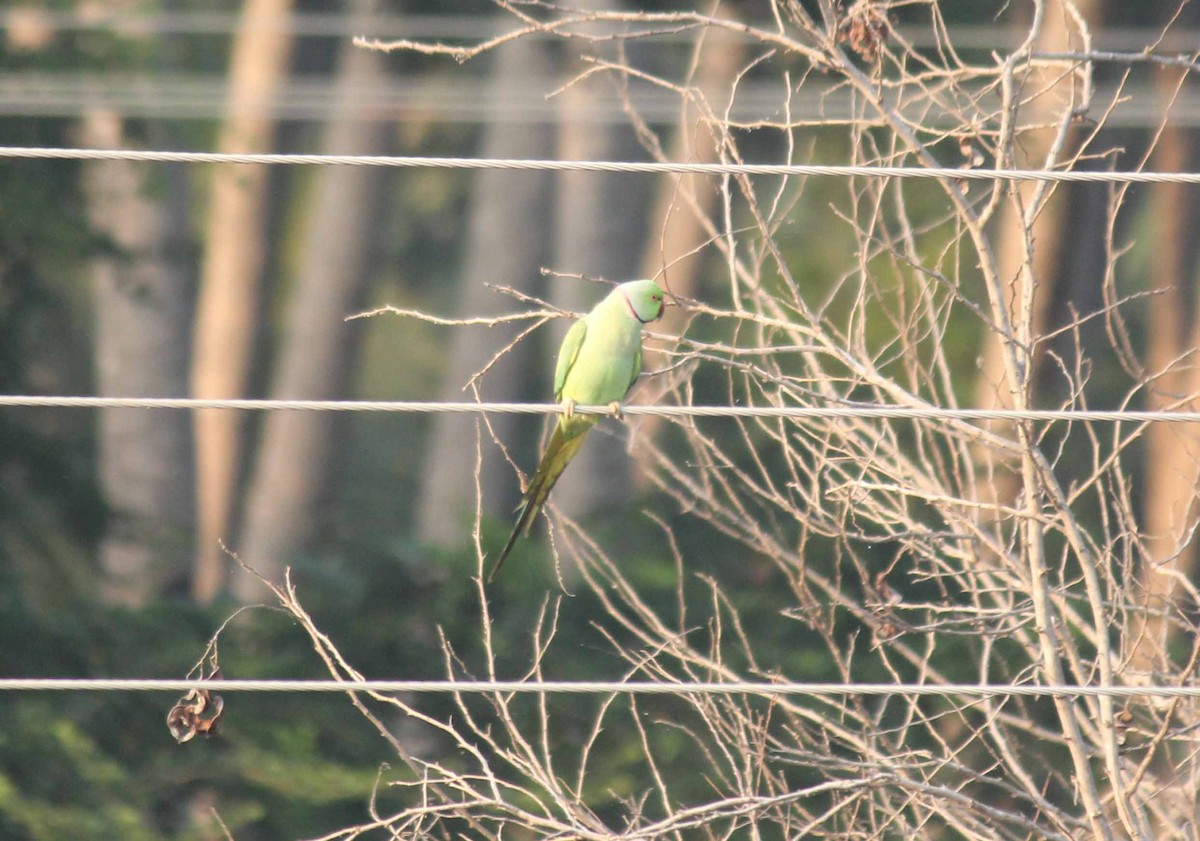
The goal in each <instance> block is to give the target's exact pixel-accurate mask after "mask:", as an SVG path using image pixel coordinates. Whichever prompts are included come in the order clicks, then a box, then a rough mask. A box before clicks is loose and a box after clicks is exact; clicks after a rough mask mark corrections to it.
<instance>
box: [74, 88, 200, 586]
mask: <svg viewBox="0 0 1200 841" xmlns="http://www.w3.org/2000/svg"><path fill="white" fill-rule="evenodd" d="M83 135H84V144H85V145H87V146H91V147H95V148H105V149H117V148H122V147H124V146H125V145H127V144H126V143H125V140H124V137H123V127H122V123H121V120H120V118H119V117H117V116H116V115H113V114H110V113H106V112H97V111H91V112H89V113H88V114H86V115H85V117H84V124H83ZM154 175H159V176H161V177H164V178H165V179H166V181H167V186H168V189H166V190H165V191H163V193H164V198H162V199H159V198H152V197H151V195H152V194H151V191H150V190H149V189H148V187H149V182H150V180H151V178H152V177H153V176H154ZM84 187H85V192H86V195H87V201H88V215H89V217H90V218H91V222H92V225H93V226H94V227H95V229H96V230H97V231H98V232H99V233H102V234H104V235H105V236H107V237H108V238H109V239H110V240H111V243H112V245H113V247H114V249H115V250H114V251H109V252H101V254H100V256H98V257H97V258H96V259H95V262H94V264H93V267H92V302H93V309H94V314H95V348H96V351H95V361H96V390H97V394H99V395H101V396H109V397H184V396H186V394H187V375H188V343H187V341H186V338H185V337H186V336H187V335H188V331H189V329H190V325H191V314H192V313H191V309H192V308H191V282H190V281H191V278H190V275H189V272H188V269H187V266H186V264H185V262H184V259H183V255H185V254H186V253H187V251H186V248H185V247H184V245H183V243H185V242H186V240H187V238H188V221H189V220H188V197H187V191H186V187H187V180H186V176H185V175H184V173H183V172H182V169H181V167H180V166H179V165H175V164H167V165H164V166H163V167H161V168H158V169H155V168H152V167H150V166H149V165H146V164H138V163H131V162H129V161H93V162H89V163H88V164H86V166H85V169H84ZM191 455H192V454H191V419H190V417H189V416H188V415H187V414H186V413H185V412H179V411H173V410H171V409H102V410H100V414H99V423H98V426H97V460H98V468H99V469H98V473H99V476H100V484H101V487H102V489H103V492H104V497H105V500H106V501H107V504H108V506H109V527H108V531H107V533H106V534H105V537H104V540H103V541H102V543H101V544H100V567H101V570H102V571H103V575H104V578H103V583H102V591H101V592H102V595H103V597H104V598H105V599H106V600H108V601H110V602H114V603H118V604H125V605H130V606H137V605H143V604H145V603H147V602H148V601H150V600H152V599H153V598H155V597H157V596H159V595H161V594H162V593H163V592H164V590H166V589H168V588H170V587H172V586H179V585H182V584H183V582H185V581H186V580H187V575H188V563H189V553H190V550H191V546H192V544H191V538H192V526H193V520H192V514H193V506H194V499H193V493H192V491H193V476H192V470H191Z"/></svg>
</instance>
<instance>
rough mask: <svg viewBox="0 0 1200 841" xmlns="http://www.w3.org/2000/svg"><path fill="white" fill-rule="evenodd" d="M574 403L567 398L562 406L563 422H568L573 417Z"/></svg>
mask: <svg viewBox="0 0 1200 841" xmlns="http://www.w3.org/2000/svg"><path fill="white" fill-rule="evenodd" d="M575 405H576V404H575V401H574V400H572V399H571V398H570V397H568V398H567V399H566V400H564V401H563V404H562V416H563V419H564V420H570V419H571V418H573V417H575Z"/></svg>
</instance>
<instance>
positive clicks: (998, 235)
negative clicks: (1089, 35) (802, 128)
mask: <svg viewBox="0 0 1200 841" xmlns="http://www.w3.org/2000/svg"><path fill="white" fill-rule="evenodd" d="M1074 5H1075V7H1076V9H1077V10H1078V11H1079V13H1080V14H1081V15H1082V16H1083V18H1084V19H1085V20H1086V21H1087V22H1088V24H1089V25H1090V26H1092V27H1095V26H1096V25H1097V24H1098V23H1099V17H1100V12H1101V10H1102V8H1103V3H1102V0H1076V2H1075V4H1074ZM1015 25H1016V26H1018V27H1023V26H1027V24H1020V23H1018V24H1015ZM1022 31H1023V30H1022ZM1074 34H1075V26H1074V22H1073V21H1072V19H1071V18H1070V16H1069V15H1068V14H1067V11H1066V9H1065V7H1064V5H1063V0H1057V1H1056V2H1050V3H1048V4H1047V6H1046V11H1045V18H1044V19H1043V21H1042V29H1041V32H1039V33H1038V35H1037V38H1036V46H1035V48H1036V49H1039V50H1048V51H1069V50H1070V49H1072V48H1073V47H1078V46H1079V44H1078V43H1074V41H1077V38H1073V36H1074ZM1072 85H1073V80H1072V78H1071V77H1070V76H1069V75H1063V74H1062V71H1061V70H1060V69H1059V68H1053V69H1050V70H1047V71H1045V72H1044V73H1042V74H1040V75H1038V74H1031V76H1030V78H1029V79H1028V80H1026V82H1025V84H1024V93H1023V95H1024V96H1032V97H1033V99H1032V100H1030V101H1027V102H1025V103H1023V106H1022V108H1021V110H1020V112H1019V115H1018V116H1019V119H1020V120H1021V122H1022V123H1023V124H1026V125H1039V124H1046V125H1047V127H1046V128H1036V129H1030V130H1027V131H1023V132H1021V133H1020V136H1019V137H1018V138H1017V139H1016V141H1015V142H1014V143H1013V144H1012V149H1013V155H1014V159H1013V160H1010V161H1005V162H997V166H1000V165H1003V166H1011V167H1014V168H1028V169H1042V168H1044V167H1045V166H1046V165H1047V156H1048V155H1049V154H1051V152H1052V143H1053V141H1054V139H1055V134H1056V133H1057V131H1058V128H1057V124H1058V122H1059V121H1060V119H1061V114H1062V113H1063V109H1064V107H1065V105H1064V99H1065V98H1066V97H1070V96H1073V95H1074V90H1073V87H1072ZM1073 145H1074V144H1073V140H1072V139H1070V138H1069V139H1068V140H1067V143H1066V144H1065V146H1064V148H1063V150H1062V151H1061V152H1060V153H1059V155H1058V160H1061V159H1062V158H1064V157H1069V156H1070V153H1071V148H1072V146H1073ZM1038 186H1039V185H1038V183H1037V182H1032V181H1026V182H1021V183H1019V184H1014V185H1012V187H1011V190H1012V194H1011V195H1012V198H1010V199H1009V200H1007V201H1005V202H1004V203H1003V204H1002V206H1001V207H1000V209H999V210H998V212H997V215H996V220H995V223H994V226H995V227H994V231H995V233H994V238H993V241H994V242H995V256H996V263H997V268H998V270H999V274H1000V278H1001V279H1002V280H1004V281H1007V282H1008V283H1009V284H1010V288H1011V290H1012V292H1011V294H1010V295H1009V296H1008V301H1009V305H1010V307H1011V306H1016V305H1017V302H1018V301H1019V300H1020V296H1019V294H1017V290H1018V289H1019V288H1020V287H1021V286H1023V285H1024V281H1023V280H1022V278H1023V277H1026V276H1029V277H1031V278H1032V283H1033V286H1034V289H1035V291H1034V297H1033V312H1032V313H1031V314H1030V318H1031V321H1032V330H1031V334H1032V335H1033V336H1035V337H1041V336H1043V335H1045V333H1046V330H1047V327H1048V326H1049V324H1050V315H1051V312H1052V311H1053V306H1054V302H1055V298H1056V296H1057V295H1059V294H1061V292H1062V287H1063V286H1065V284H1062V285H1060V279H1061V278H1060V272H1059V271H1058V269H1059V266H1060V265H1061V260H1060V258H1061V254H1062V249H1063V243H1064V241H1065V240H1066V239H1067V238H1068V237H1071V236H1073V235H1074V233H1073V231H1072V228H1073V227H1074V225H1075V219H1074V218H1073V217H1072V216H1071V215H1070V214H1069V213H1068V212H1067V211H1068V209H1069V208H1070V195H1069V190H1068V189H1067V186H1068V185H1055V186H1054V187H1052V188H1051V191H1050V192H1049V193H1048V194H1047V196H1048V197H1047V199H1046V201H1045V202H1044V204H1043V205H1042V206H1041V207H1040V209H1039V210H1038V211H1037V212H1036V215H1035V216H1034V217H1033V218H1032V220H1030V219H1029V213H1030V202H1031V201H1032V200H1033V198H1034V194H1035V193H1036V192H1037V191H1038ZM1013 199H1015V200H1013ZM1011 315H1012V317H1013V319H1019V318H1021V315H1020V314H1019V313H1018V312H1015V311H1013V312H1012V313H1011ZM1007 341H1008V338H1007V337H1004V336H998V335H988V336H986V337H985V338H984V345H983V348H982V351H981V353H980V363H979V364H980V369H979V373H978V375H977V377H976V382H975V402H976V405H977V406H978V407H980V408H987V409H1010V408H1012V406H1013V397H1014V394H1013V391H1012V389H1013V388H1014V387H1016V384H1014V383H1010V382H1008V381H1007V378H1006V376H1005V371H1004V361H1003V360H1004V347H1005V345H1006V343H1007ZM1034 350H1035V352H1034V355H1033V357H1032V362H1031V364H1032V365H1033V366H1034V368H1035V369H1036V368H1037V366H1038V365H1039V363H1040V360H1041V359H1042V358H1043V357H1044V354H1045V347H1044V345H1041V344H1039V345H1038V346H1037V347H1036V348H1035V349H1034ZM1036 381H1037V376H1036V374H1033V375H1031V376H1030V378H1029V382H1030V383H1031V384H1032V383H1034V382H1036ZM988 478H989V480H990V486H989V485H988V484H986V483H985V484H984V485H981V488H980V489H981V491H984V492H985V493H986V492H987V491H989V490H990V492H991V494H992V495H993V496H992V501H993V502H996V503H1001V502H1004V501H1008V500H1011V499H1013V497H1014V496H1015V494H1016V491H1017V488H1018V486H1019V481H1018V477H1017V475H1016V474H1015V473H1010V472H1003V471H1001V472H996V473H994V474H993V475H991V476H989V477H988ZM984 501H987V500H986V498H985V500H984Z"/></svg>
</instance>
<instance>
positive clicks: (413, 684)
mask: <svg viewBox="0 0 1200 841" xmlns="http://www.w3.org/2000/svg"><path fill="white" fill-rule="evenodd" d="M193 689H209V690H212V691H215V692H407V693H413V694H433V693H464V694H466V693H470V694H487V693H495V692H499V693H502V694H509V693H512V694H528V695H551V694H557V695H594V694H604V695H607V694H625V695H721V696H729V695H757V696H763V697H771V696H782V695H788V696H796V695H810V696H822V697H825V696H836V695H872V696H900V697H919V696H934V697H950V696H959V697H970V698H995V697H1012V696H1024V697H1060V698H1061V697H1067V698H1071V697H1097V696H1109V697H1117V698H1147V697H1153V698H1200V686H1066V685H1058V686H1038V685H1034V684H972V683H957V684H942V685H937V684H911V683H907V684H906V683H761V682H736V681H735V682H729V683H713V682H703V681H700V682H696V683H667V682H649V681H602V680H587V681H554V680H544V681H504V680H463V681H457V680H275V679H270V680H254V679H235V680H224V679H222V680H202V679H173V678H163V679H159V678H3V679H0V692H65V691H82V692H189V691H191V690H193Z"/></svg>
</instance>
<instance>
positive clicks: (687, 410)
mask: <svg viewBox="0 0 1200 841" xmlns="http://www.w3.org/2000/svg"><path fill="white" fill-rule="evenodd" d="M6 406H10V407H40V408H70V409H232V410H242V411H271V410H279V411H317V412H394V413H401V414H426V413H452V414H453V413H459V414H518V415H556V414H560V413H561V412H562V410H563V407H562V404H561V403H474V402H440V401H439V402H428V401H417V400H407V401H405V400H397V401H391V400H274V399H270V400H267V399H204V398H195V397H59V396H46V397H43V396H38V395H19V394H3V395H0V408H3V407H6ZM620 408H621V413H622V414H624V415H659V416H665V417H710V418H720V417H739V418H838V417H844V418H910V419H914V420H939V419H945V420H964V421H972V420H994V421H1066V422H1076V421H1079V422H1082V421H1093V422H1111V423H1149V422H1158V421H1164V422H1168V423H1200V412H1183V411H1165V410H1136V409H949V408H942V407H938V406H929V407H907V406H865V405H847V406H670V405H659V406H651V405H648V406H637V405H634V406H627V405H622V406H621V407H620ZM574 410H575V413H576V414H581V415H611V414H612V413H613V412H612V409H611V408H610V407H608V406H582V405H579V406H575V409H574Z"/></svg>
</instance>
